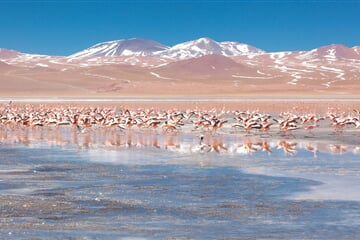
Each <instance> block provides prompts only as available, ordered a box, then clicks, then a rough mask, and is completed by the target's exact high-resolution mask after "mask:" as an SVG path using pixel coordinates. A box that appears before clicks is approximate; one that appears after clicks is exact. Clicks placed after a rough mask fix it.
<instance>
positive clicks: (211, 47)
mask: <svg viewBox="0 0 360 240" xmlns="http://www.w3.org/2000/svg"><path fill="white" fill-rule="evenodd" d="M262 53H264V51H262V50H260V49H258V48H255V47H253V46H250V45H247V44H243V43H238V42H216V41H214V40H212V39H210V38H200V39H197V40H194V41H188V42H185V43H180V44H177V45H175V46H173V47H171V48H170V47H168V46H165V45H163V44H161V43H158V42H155V41H153V40H147V39H137V38H133V39H128V40H116V41H110V42H104V43H99V44H96V45H94V46H92V47H90V48H87V49H85V50H83V51H80V52H78V53H75V54H73V55H71V56H69V57H68V58H70V59H79V58H89V57H99V56H105V57H106V56H111V57H113V56H127V57H129V56H154V57H162V58H170V59H189V58H196V57H201V56H205V55H211V54H217V55H223V56H241V55H254V54H262Z"/></svg>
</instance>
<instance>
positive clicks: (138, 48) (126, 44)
mask: <svg viewBox="0 0 360 240" xmlns="http://www.w3.org/2000/svg"><path fill="white" fill-rule="evenodd" d="M168 48H169V47H167V46H165V45H163V44H161V43H158V42H155V41H153V40H148V39H141V38H132V39H124V40H116V41H109V42H104V43H98V44H96V45H94V46H92V47H90V48H87V49H85V50H83V51H80V52H78V53H75V54H73V55H70V56H69V58H70V59H73V58H86V57H114V56H152V55H154V53H156V52H159V51H164V50H166V49H168Z"/></svg>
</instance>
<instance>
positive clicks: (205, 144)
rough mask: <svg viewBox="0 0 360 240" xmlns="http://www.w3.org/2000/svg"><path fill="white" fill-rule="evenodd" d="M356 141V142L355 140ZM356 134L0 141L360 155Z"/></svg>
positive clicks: (42, 130)
mask: <svg viewBox="0 0 360 240" xmlns="http://www.w3.org/2000/svg"><path fill="white" fill-rule="evenodd" d="M352 139H353V140H352ZM358 139H359V138H358V137H357V136H356V135H350V136H349V135H344V136H336V138H335V137H333V136H325V137H324V136H323V137H320V138H317V137H302V138H289V137H287V138H282V137H281V136H280V135H278V136H273V137H269V136H265V137H264V136H262V135H256V134H253V135H241V134H212V133H209V132H204V133H200V132H195V133H192V132H188V133H186V132H185V133H177V132H169V133H164V132H161V131H156V130H147V129H144V130H126V131H120V130H119V129H114V128H94V129H90V130H87V131H85V132H80V131H78V129H76V127H67V126H66V127H39V128H36V127H35V128H7V127H2V128H0V142H1V143H3V144H9V145H14V144H22V145H26V146H35V145H39V144H42V145H48V146H77V147H79V148H89V149H91V148H116V149H130V148H131V149H151V148H154V149H159V150H166V151H172V152H178V153H183V154H191V153H210V152H215V153H222V154H233V155H236V154H239V155H246V154H255V153H258V152H266V153H267V154H269V155H270V154H272V153H273V152H274V151H277V152H278V151H282V152H284V153H285V154H287V155H289V156H293V155H296V154H297V153H298V152H299V151H307V152H310V153H312V154H313V156H314V157H317V154H318V153H327V154H338V155H341V154H346V153H352V154H358V153H359V152H360V143H359V144H357V143H358V142H359V141H358Z"/></svg>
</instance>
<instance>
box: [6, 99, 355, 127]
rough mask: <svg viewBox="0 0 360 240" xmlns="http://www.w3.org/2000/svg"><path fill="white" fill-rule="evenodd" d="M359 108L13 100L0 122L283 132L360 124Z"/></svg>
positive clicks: (16, 124) (22, 124) (29, 124)
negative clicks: (277, 109) (132, 106)
mask: <svg viewBox="0 0 360 240" xmlns="http://www.w3.org/2000/svg"><path fill="white" fill-rule="evenodd" d="M359 119H360V112H359V111H357V110H354V111H353V112H351V113H336V112H332V111H329V112H327V113H326V114H325V115H323V116H322V115H319V114H315V113H305V114H300V113H295V112H281V113H279V114H278V115H277V116H276V117H275V116H272V115H270V114H269V113H263V112H259V111H249V110H248V111H225V110H220V111H217V110H215V109H212V110H190V109H188V110H182V111H180V110H176V109H171V110H155V109H137V110H129V109H126V108H124V109H117V108H107V107H102V108H94V107H71V106H67V107H65V106H53V107H47V106H38V107H35V106H33V105H29V104H27V105H23V106H13V105H12V104H11V103H9V104H7V105H4V106H2V107H0V125H9V126H17V127H43V126H62V125H68V126H76V128H77V129H78V130H79V131H80V132H84V131H86V130H88V129H92V128H97V127H117V128H119V129H121V130H126V129H132V128H148V129H158V128H159V129H162V130H163V132H165V133H166V132H173V131H180V130H181V129H183V128H186V126H190V128H191V125H192V130H200V131H210V132H214V133H215V132H217V131H218V130H219V129H223V128H228V129H233V130H235V129H243V130H244V131H245V132H246V133H250V132H251V131H258V132H268V131H269V130H270V129H274V128H277V129H278V130H279V131H280V132H283V133H286V132H293V131H294V130H297V129H306V130H312V129H314V128H317V127H319V126H320V121H325V120H328V121H329V124H328V125H329V126H331V127H332V128H333V129H335V130H341V129H344V128H345V127H355V128H360V120H359Z"/></svg>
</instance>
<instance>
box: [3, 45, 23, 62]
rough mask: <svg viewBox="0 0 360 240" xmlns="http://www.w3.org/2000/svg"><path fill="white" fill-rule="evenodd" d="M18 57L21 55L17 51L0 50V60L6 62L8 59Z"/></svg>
mask: <svg viewBox="0 0 360 240" xmlns="http://www.w3.org/2000/svg"><path fill="white" fill-rule="evenodd" d="M20 55H21V53H20V52H18V51H14V50H8V49H4V48H0V60H7V59H10V58H15V57H18V56H20Z"/></svg>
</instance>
